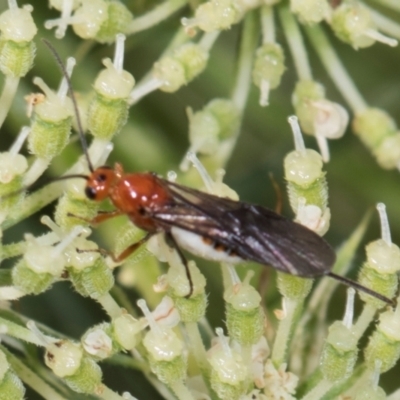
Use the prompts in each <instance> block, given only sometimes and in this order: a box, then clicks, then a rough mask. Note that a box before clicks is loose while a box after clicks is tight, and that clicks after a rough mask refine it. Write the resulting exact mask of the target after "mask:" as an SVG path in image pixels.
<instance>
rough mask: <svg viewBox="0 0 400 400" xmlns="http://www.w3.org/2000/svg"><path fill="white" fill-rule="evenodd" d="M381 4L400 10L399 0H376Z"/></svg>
mask: <svg viewBox="0 0 400 400" xmlns="http://www.w3.org/2000/svg"><path fill="white" fill-rule="evenodd" d="M375 1H376V2H377V3H379V4H383V5H384V6H386V7H389V8H391V9H392V10H396V11H399V12H400V3H399V1H398V0H375Z"/></svg>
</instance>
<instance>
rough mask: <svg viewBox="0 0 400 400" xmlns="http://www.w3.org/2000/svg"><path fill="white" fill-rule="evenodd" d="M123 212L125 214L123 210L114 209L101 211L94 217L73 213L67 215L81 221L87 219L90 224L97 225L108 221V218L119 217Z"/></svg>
mask: <svg viewBox="0 0 400 400" xmlns="http://www.w3.org/2000/svg"><path fill="white" fill-rule="evenodd" d="M122 214H123V212H121V211H119V210H114V211H99V212H98V214H97V215H96V216H95V217H94V218H92V219H87V218H84V217H80V216H79V215H75V214H72V213H68V214H67V216H68V217H73V218H77V219H80V220H81V221H85V222H87V223H88V224H90V225H97V224H100V223H101V222H104V221H107V220H108V219H111V218H114V217H118V216H119V215H122Z"/></svg>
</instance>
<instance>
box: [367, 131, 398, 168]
mask: <svg viewBox="0 0 400 400" xmlns="http://www.w3.org/2000/svg"><path fill="white" fill-rule="evenodd" d="M373 153H374V156H375V157H376V161H377V162H378V164H379V165H380V166H381V167H382V168H384V169H394V168H397V169H399V168H400V133H399V132H396V134H395V135H393V136H389V137H387V138H385V139H384V140H383V141H382V143H381V144H380V146H379V147H378V148H377V149H376V150H375V151H374V152H373Z"/></svg>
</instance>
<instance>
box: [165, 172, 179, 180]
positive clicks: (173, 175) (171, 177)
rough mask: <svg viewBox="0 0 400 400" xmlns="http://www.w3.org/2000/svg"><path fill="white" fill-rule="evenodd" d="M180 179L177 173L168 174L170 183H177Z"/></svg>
mask: <svg viewBox="0 0 400 400" xmlns="http://www.w3.org/2000/svg"><path fill="white" fill-rule="evenodd" d="M177 177H178V175H177V173H176V172H175V171H168V173H167V179H168V180H169V181H170V182H175V181H176V178H177Z"/></svg>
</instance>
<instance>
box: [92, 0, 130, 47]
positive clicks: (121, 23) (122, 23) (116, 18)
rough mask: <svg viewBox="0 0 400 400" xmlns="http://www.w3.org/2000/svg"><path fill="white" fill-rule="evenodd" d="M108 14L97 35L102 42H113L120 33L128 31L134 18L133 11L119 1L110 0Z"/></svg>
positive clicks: (97, 38)
mask: <svg viewBox="0 0 400 400" xmlns="http://www.w3.org/2000/svg"><path fill="white" fill-rule="evenodd" d="M107 14H108V15H107V19H106V20H105V21H104V22H103V23H102V24H101V26H100V29H99V31H98V32H97V34H96V37H95V39H96V40H97V41H98V42H100V43H112V42H113V41H114V40H115V36H116V35H117V34H118V33H127V32H128V28H129V25H130V23H131V22H132V20H133V15H132V13H131V12H130V11H129V10H128V8H127V7H126V6H125V5H124V4H123V3H121V2H119V1H109V4H108V9H107Z"/></svg>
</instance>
